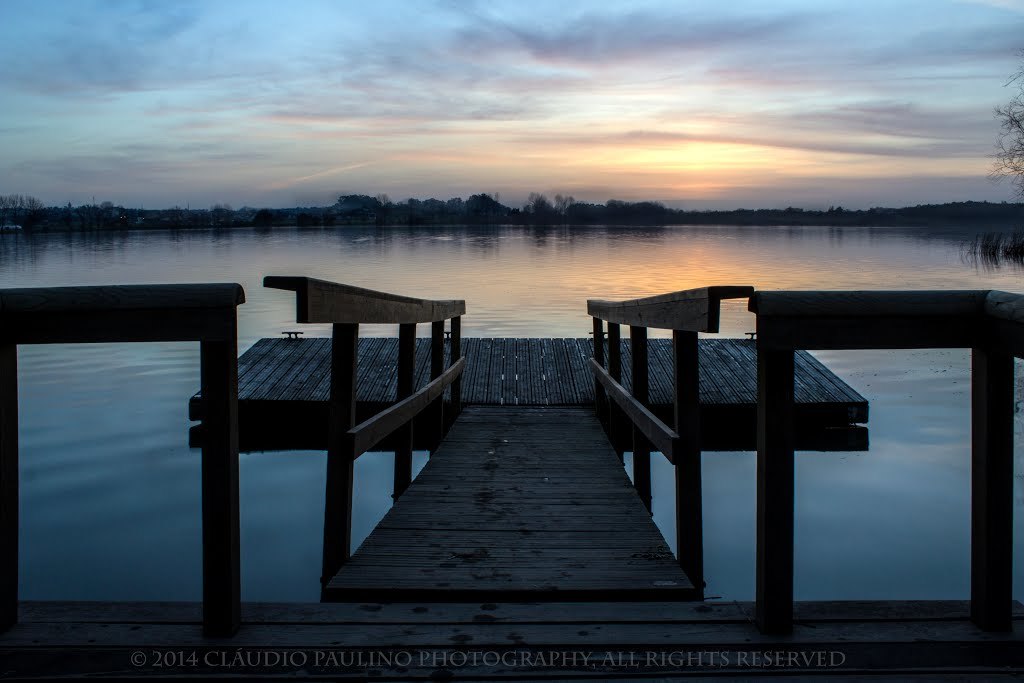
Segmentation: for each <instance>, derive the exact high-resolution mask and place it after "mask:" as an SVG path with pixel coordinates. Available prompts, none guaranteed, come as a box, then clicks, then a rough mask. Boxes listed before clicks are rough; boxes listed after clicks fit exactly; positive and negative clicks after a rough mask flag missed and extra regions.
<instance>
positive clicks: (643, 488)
mask: <svg viewBox="0 0 1024 683" xmlns="http://www.w3.org/2000/svg"><path fill="white" fill-rule="evenodd" d="M629 344H630V349H631V351H632V356H633V366H632V369H633V397H634V398H635V399H636V400H637V401H639V402H640V404H641V405H643V406H644V407H650V402H651V401H650V396H649V394H650V391H649V388H648V387H649V379H650V378H649V377H648V374H647V328H646V327H639V326H637V325H630V326H629ZM633 486H635V487H636V492H637V493H638V494H639V495H640V500H642V501H643V502H644V505H645V506H646V507H647V511H648V512H650V511H651V446H650V444H649V443H648V442H647V438H646V437H644V435H643V432H641V431H640V430H639V429H637V427H636V425H633Z"/></svg>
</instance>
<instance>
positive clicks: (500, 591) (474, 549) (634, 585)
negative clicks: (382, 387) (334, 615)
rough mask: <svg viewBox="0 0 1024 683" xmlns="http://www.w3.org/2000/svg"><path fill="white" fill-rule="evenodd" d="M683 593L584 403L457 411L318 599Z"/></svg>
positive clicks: (673, 565)
mask: <svg viewBox="0 0 1024 683" xmlns="http://www.w3.org/2000/svg"><path fill="white" fill-rule="evenodd" d="M693 595H694V589H693V585H692V584H691V583H690V581H689V580H688V579H687V578H686V575H685V574H684V573H683V571H682V570H681V569H680V568H679V565H678V563H677V562H676V560H675V558H674V557H673V555H672V553H671V551H670V550H669V549H668V547H667V545H666V543H665V539H664V538H663V537H662V535H661V532H660V531H658V528H657V527H656V526H655V525H654V522H653V521H652V520H651V516H650V514H649V513H648V512H647V510H646V509H645V508H644V506H643V504H642V503H641V501H640V498H639V497H638V496H637V494H636V491H635V490H634V489H633V486H632V484H631V483H630V481H629V478H628V477H627V476H626V473H625V471H624V470H623V467H622V463H621V462H620V461H619V459H618V457H617V456H616V454H615V451H614V450H612V448H611V445H610V444H609V443H608V440H607V438H606V437H605V434H604V431H603V430H602V428H601V425H600V423H599V422H598V421H597V418H596V417H595V416H594V413H593V411H592V410H589V409H586V408H514V407H507V406H506V407H471V408H466V409H465V410H464V411H463V413H462V415H460V416H459V419H458V420H457V421H456V422H455V425H454V426H453V427H452V429H451V431H450V432H449V433H448V435H447V436H446V437H445V439H444V441H443V442H442V444H441V446H440V447H439V448H438V450H437V451H436V453H434V455H432V456H431V458H430V460H429V461H428V463H427V464H426V466H425V467H424V468H423V470H422V471H421V472H420V474H419V476H418V477H417V478H416V479H415V480H414V481H413V483H412V485H411V486H410V487H409V488H408V490H406V492H405V493H404V494H403V495H402V497H401V498H399V499H398V501H397V502H396V503H395V506H394V507H393V508H392V509H391V510H390V511H389V512H388V514H387V515H385V517H384V519H383V520H382V521H381V522H380V524H378V525H377V527H376V528H375V529H374V530H373V531H372V532H371V533H370V536H369V537H368V538H367V539H366V540H365V541H364V542H363V544H362V546H360V548H359V549H358V550H357V551H356V552H355V554H354V555H353V556H352V558H351V559H350V560H349V561H348V563H347V564H346V565H345V566H343V567H342V569H341V571H340V572H339V573H338V574H337V576H335V578H334V579H333V580H331V581H330V584H329V585H328V587H327V591H326V593H325V599H327V600H339V601H345V600H374V601H392V600H426V601H453V600H477V601H480V600H484V601H488V600H492V601H493V600H505V601H509V600H532V601H537V600H594V599H603V600H609V599H611V600H646V599H651V600H670V599H687V598H692V597H693Z"/></svg>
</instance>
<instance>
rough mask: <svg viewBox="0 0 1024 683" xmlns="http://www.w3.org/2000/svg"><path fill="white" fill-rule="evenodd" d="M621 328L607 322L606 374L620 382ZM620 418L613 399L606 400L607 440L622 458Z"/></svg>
mask: <svg viewBox="0 0 1024 683" xmlns="http://www.w3.org/2000/svg"><path fill="white" fill-rule="evenodd" d="M620 334H621V328H620V327H619V324H618V323H611V322H610V323H608V374H609V375H611V377H612V379H613V380H615V381H616V382H618V383H619V384H622V339H621V337H620ZM621 424H622V419H621V415H620V413H619V407H618V406H617V405H615V402H614V401H609V402H608V440H609V441H611V442H612V447H613V448H614V449H615V452H616V453H617V454H618V456H619V460H622V451H623V447H622V442H623V440H624V438H625V437H624V435H623V434H622V433H621V432H622V429H621Z"/></svg>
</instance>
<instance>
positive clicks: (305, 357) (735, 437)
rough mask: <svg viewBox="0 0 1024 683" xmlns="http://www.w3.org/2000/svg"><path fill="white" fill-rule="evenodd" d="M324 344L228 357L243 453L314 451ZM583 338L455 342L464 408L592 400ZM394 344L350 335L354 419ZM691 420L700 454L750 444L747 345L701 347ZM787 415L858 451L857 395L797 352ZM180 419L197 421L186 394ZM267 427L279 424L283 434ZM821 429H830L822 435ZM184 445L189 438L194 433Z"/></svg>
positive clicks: (655, 390) (385, 386)
mask: <svg viewBox="0 0 1024 683" xmlns="http://www.w3.org/2000/svg"><path fill="white" fill-rule="evenodd" d="M416 341H417V344H416V379H415V387H416V388H419V387H421V386H423V385H424V384H426V382H427V381H428V376H429V370H430V340H429V339H423V338H421V339H417V340H416ZM330 344H331V340H330V338H327V337H320V338H318V337H312V338H305V339H285V338H280V339H260V340H259V341H257V342H256V343H255V344H254V345H253V346H252V347H250V348H249V349H248V350H247V351H245V353H243V354H242V356H241V358H240V359H239V366H238V373H239V381H238V403H239V422H240V432H241V433H240V439H241V443H242V449H243V450H259V449H274V448H322V447H325V446H324V444H325V441H324V439H325V435H326V432H325V427H324V425H325V424H326V414H327V412H326V411H327V408H326V406H327V403H326V400H327V396H328V392H329V390H330V353H329V352H330ZM648 344H649V367H650V372H649V376H650V399H651V406H652V410H653V412H654V413H655V414H656V415H658V416H659V417H660V418H661V419H663V420H665V421H666V422H669V423H671V422H672V419H673V418H672V390H671V386H670V385H671V378H672V358H671V351H672V349H671V340H668V339H651V340H650V341H649V342H648ZM592 349H593V343H592V341H591V340H590V339H586V338H580V339H576V338H568V339H559V338H493V339H492V338H479V337H470V338H464V339H463V340H462V352H463V356H464V357H465V358H466V370H465V373H464V376H463V382H462V400H463V403H464V404H466V405H508V406H516V405H519V406H543V405H550V406H581V405H593V403H594V380H593V375H592V374H591V373H590V370H589V369H588V368H587V361H588V359H589V358H590V356H591V353H592ZM397 358H398V340H397V339H396V338H393V337H376V338H375V337H363V338H360V339H359V367H358V375H357V385H356V395H357V398H358V401H359V408H358V411H357V412H358V416H359V419H360V420H362V419H366V418H368V417H370V416H371V415H373V414H374V413H377V412H379V411H380V410H383V409H384V408H385V407H387V406H388V405H391V404H392V403H394V401H395V396H396V384H397ZM631 358H632V356H631V354H630V343H629V340H628V339H624V340H622V371H623V384H624V385H625V386H626V387H627V388H630V387H631V384H632V381H631V374H630V365H631ZM699 374H700V400H701V420H702V422H701V424H702V435H703V437H704V441H705V443H704V444H703V446H704V449H705V450H739V449H748V448H753V447H754V425H755V418H756V401H757V356H756V347H755V344H754V342H752V341H750V340H746V339H702V340H700V373H699ZM796 402H797V407H796V409H797V413H796V415H797V418H798V421H799V423H800V424H801V425H803V426H805V427H808V428H813V429H814V430H817V431H814V433H812V434H809V435H804V434H801V438H803V439H805V442H804V443H802V444H801V447H802V448H804V449H807V450H866V449H867V433H866V430H865V429H863V428H851V425H855V424H864V423H866V422H867V421H868V402H867V400H866V399H865V398H864V397H863V396H861V395H860V394H859V393H857V392H856V391H855V390H854V389H852V388H851V387H850V386H849V385H848V384H846V383H845V382H844V381H843V380H842V379H840V378H839V377H837V376H836V375H835V373H833V372H832V371H831V370H829V369H828V368H827V367H825V365H823V364H822V363H821V362H820V361H818V360H817V359H816V358H814V357H813V356H812V355H810V354H809V353H807V352H806V351H797V353H796ZM189 417H190V419H193V420H200V419H202V401H201V398H200V396H199V395H198V394H197V395H195V396H193V397H192V399H191V401H190V402H189ZM275 425H284V426H286V427H285V428H284V429H283V430H282V429H280V428H277V427H275ZM823 428H829V429H827V430H824V429H823ZM193 438H194V441H197V440H198V439H197V437H196V436H195V435H194V437H193Z"/></svg>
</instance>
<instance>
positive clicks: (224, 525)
mask: <svg viewBox="0 0 1024 683" xmlns="http://www.w3.org/2000/svg"><path fill="white" fill-rule="evenodd" d="M234 314H235V311H234V309H231V315H232V322H231V327H232V330H231V334H230V336H229V338H228V339H221V340H217V341H200V343H199V354H200V391H201V393H202V396H203V409H204V414H203V427H204V432H205V433H204V438H203V447H202V465H201V469H202V505H203V513H202V514H203V632H204V633H205V634H206V635H209V636H230V635H233V634H234V633H235V632H236V631H237V630H238V627H239V625H240V623H241V599H242V597H241V576H240V568H239V564H240V560H239V519H238V343H237V333H236V332H235V329H236V328H235V320H234Z"/></svg>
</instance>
